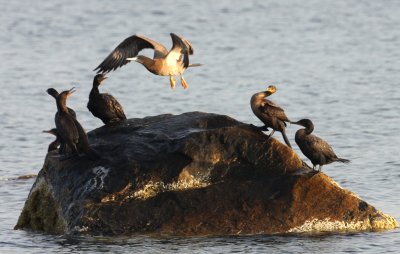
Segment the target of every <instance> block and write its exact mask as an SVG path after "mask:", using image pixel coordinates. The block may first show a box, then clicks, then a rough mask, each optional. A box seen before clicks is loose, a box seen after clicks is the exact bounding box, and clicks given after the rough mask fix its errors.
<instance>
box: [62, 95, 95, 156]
mask: <svg viewBox="0 0 400 254" xmlns="http://www.w3.org/2000/svg"><path fill="white" fill-rule="evenodd" d="M74 91H75V90H74V88H72V89H70V90H67V91H63V92H62V93H60V94H59V95H58V96H57V100H56V101H57V109H58V112H57V114H56V116H55V123H56V127H57V132H58V134H59V136H60V138H61V141H62V142H65V144H66V145H67V147H68V148H69V150H70V151H71V155H78V154H79V153H80V152H82V153H84V154H86V155H87V156H88V157H89V158H90V159H93V160H97V159H99V158H100V156H99V155H98V154H97V152H95V151H94V150H93V149H92V148H91V147H90V144H89V141H88V137H87V134H86V132H85V130H84V129H83V127H82V125H81V124H80V123H79V122H78V120H77V119H75V118H74V117H72V115H71V114H70V113H69V112H68V108H67V106H66V101H67V98H68V97H69V96H71V94H72V93H73V92H74Z"/></svg>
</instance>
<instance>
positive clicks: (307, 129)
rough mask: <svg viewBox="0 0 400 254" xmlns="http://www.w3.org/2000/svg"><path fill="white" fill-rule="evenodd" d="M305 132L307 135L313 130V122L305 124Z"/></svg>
mask: <svg viewBox="0 0 400 254" xmlns="http://www.w3.org/2000/svg"><path fill="white" fill-rule="evenodd" d="M305 127H306V129H305V133H306V134H307V135H310V134H311V133H312V132H313V131H314V125H313V124H309V125H308V126H305Z"/></svg>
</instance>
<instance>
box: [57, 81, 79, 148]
mask: <svg viewBox="0 0 400 254" xmlns="http://www.w3.org/2000/svg"><path fill="white" fill-rule="evenodd" d="M73 92H75V90H74V88H72V89H70V90H67V91H63V92H61V93H60V94H59V95H58V96H57V98H56V102H57V113H56V116H55V119H54V120H55V123H56V128H57V132H58V134H59V135H60V138H61V140H62V142H65V144H66V145H67V146H68V148H69V149H70V150H71V153H72V155H78V154H79V152H78V148H77V145H78V142H79V133H78V129H77V127H76V125H75V120H76V119H74V118H73V117H72V115H71V114H70V113H69V111H68V108H67V105H66V103H67V98H68V97H69V96H71V94H72V93H73Z"/></svg>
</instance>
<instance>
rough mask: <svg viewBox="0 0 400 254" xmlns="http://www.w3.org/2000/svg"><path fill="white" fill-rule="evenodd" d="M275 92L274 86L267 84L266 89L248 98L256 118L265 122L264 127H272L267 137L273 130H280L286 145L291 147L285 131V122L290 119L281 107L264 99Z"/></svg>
mask: <svg viewBox="0 0 400 254" xmlns="http://www.w3.org/2000/svg"><path fill="white" fill-rule="evenodd" d="M275 92H276V87H275V86H269V87H268V88H267V90H266V91H262V92H259V93H256V94H254V95H253V96H252V97H251V100H250V105H251V110H252V111H253V113H254V114H255V115H256V116H257V117H258V119H260V120H261V121H262V122H263V123H264V124H265V128H268V127H269V128H272V132H271V133H270V134H269V136H268V138H269V137H271V136H272V135H273V134H274V132H275V131H280V132H281V133H282V136H283V139H284V140H285V143H286V145H287V146H289V147H290V148H291V147H292V146H291V145H290V142H289V139H288V138H287V136H286V132H285V128H286V122H290V120H289V119H288V117H287V116H286V114H285V111H284V110H283V109H282V108H280V107H279V106H278V105H276V104H275V103H273V102H272V101H270V100H267V99H266V98H267V97H268V96H270V95H271V94H273V93H275ZM264 130H265V129H264Z"/></svg>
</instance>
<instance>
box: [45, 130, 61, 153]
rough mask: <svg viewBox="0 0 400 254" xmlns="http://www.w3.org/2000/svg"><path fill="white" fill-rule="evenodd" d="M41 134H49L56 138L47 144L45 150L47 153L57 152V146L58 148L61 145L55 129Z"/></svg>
mask: <svg viewBox="0 0 400 254" xmlns="http://www.w3.org/2000/svg"><path fill="white" fill-rule="evenodd" d="M43 132H44V133H49V134H52V135H54V136H56V139H55V140H54V141H53V142H51V143H50V144H49V147H48V148H47V152H51V151H54V150H57V149H58V146H60V144H61V140H60V135H58V132H57V129H56V128H53V129H51V130H48V131H43Z"/></svg>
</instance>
